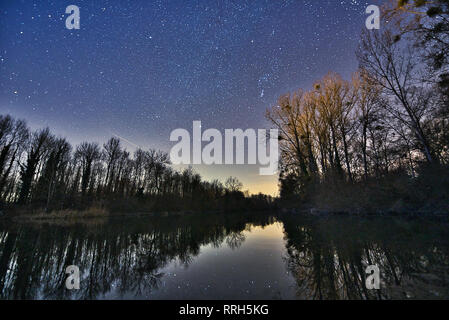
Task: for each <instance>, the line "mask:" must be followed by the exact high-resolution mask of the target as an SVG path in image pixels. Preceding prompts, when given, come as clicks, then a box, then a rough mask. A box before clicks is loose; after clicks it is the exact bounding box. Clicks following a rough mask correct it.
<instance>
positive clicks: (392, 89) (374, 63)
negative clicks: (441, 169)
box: [357, 26, 438, 163]
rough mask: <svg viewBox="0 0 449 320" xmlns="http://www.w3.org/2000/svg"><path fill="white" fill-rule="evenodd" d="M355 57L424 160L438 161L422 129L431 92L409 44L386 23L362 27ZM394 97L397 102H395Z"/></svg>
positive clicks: (429, 161)
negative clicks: (376, 28) (377, 27)
mask: <svg viewBox="0 0 449 320" xmlns="http://www.w3.org/2000/svg"><path fill="white" fill-rule="evenodd" d="M357 57H358V59H359V63H360V67H361V68H363V69H364V70H366V71H367V72H369V74H370V75H371V77H372V79H373V80H374V81H375V83H376V84H377V85H379V86H381V87H382V89H383V91H384V93H385V94H386V97H387V98H388V99H389V101H388V103H386V104H384V106H383V107H385V108H386V109H387V111H388V112H389V113H390V114H391V115H392V116H394V117H395V118H396V119H397V120H398V121H400V122H401V123H403V124H404V125H406V126H408V128H409V129H410V130H411V132H412V133H413V135H414V137H415V138H416V140H417V142H418V146H419V149H420V150H421V151H422V152H423V154H424V156H425V158H426V159H427V162H428V163H435V162H437V161H438V159H437V158H436V157H435V154H434V152H433V150H432V148H431V145H430V143H429V138H428V137H427V136H426V134H425V132H424V130H423V121H424V119H425V117H426V116H428V114H429V111H430V108H431V104H429V103H428V102H429V100H428V98H429V95H430V92H429V91H428V90H427V89H426V88H425V87H424V86H423V85H422V84H421V83H420V81H419V79H417V78H416V73H418V72H419V70H418V67H419V62H418V61H417V60H416V58H415V57H414V55H413V50H412V48H411V47H410V45H407V44H399V43H398V42H397V41H396V39H395V37H394V34H393V32H392V30H390V29H389V28H387V26H384V29H382V30H380V31H378V32H371V31H367V30H365V31H364V32H363V34H362V40H361V43H360V47H359V49H358V50H357ZM395 99H397V101H398V102H399V104H396V103H395Z"/></svg>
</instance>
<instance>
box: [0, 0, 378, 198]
mask: <svg viewBox="0 0 449 320" xmlns="http://www.w3.org/2000/svg"><path fill="white" fill-rule="evenodd" d="M380 2H381V1H380V0H368V1H360V0H359V1H357V0H339V1H337V0H303V1H301V0H284V1H282V0H247V1H245V0H223V1H217V0H204V1H196V0H189V1H186V0H164V1H162V0H157V1H148V0H146V1H144V0H132V1H125V0H110V1H104V0H91V1H80V0H70V1H45V0H41V1H31V0H6V1H5V0H2V1H1V4H0V113H1V114H5V113H9V114H11V115H13V116H14V117H18V118H24V119H26V120H27V122H28V124H29V125H30V127H32V128H41V127H44V126H49V127H50V128H51V129H52V131H53V132H54V133H55V134H57V135H60V136H64V137H66V138H67V139H68V140H69V141H70V142H71V143H72V144H74V145H76V144H78V143H80V142H82V141H86V140H87V141H97V142H99V143H103V142H105V141H106V140H107V139H108V138H109V137H111V136H117V137H120V138H121V139H122V143H123V146H125V147H126V148H127V149H128V150H129V151H133V150H135V149H136V147H137V146H140V147H142V148H157V149H162V150H165V151H167V152H169V150H170V148H171V146H173V145H174V143H173V142H170V141H169V136H170V132H171V131H172V130H174V129H176V128H185V129H187V130H189V131H190V132H191V131H192V121H194V120H201V121H202V125H203V128H204V129H206V128H217V129H219V130H220V131H222V132H224V131H223V130H224V129H225V128H226V129H228V128H242V129H247V128H254V129H258V128H270V127H271V126H270V124H269V123H268V122H267V121H266V119H265V118H264V114H265V110H266V109H267V108H269V107H271V106H274V105H275V104H276V101H277V99H278V97H279V96H280V95H281V94H284V93H286V92H289V91H294V90H296V89H298V88H310V87H311V86H312V84H313V82H314V81H316V80H318V79H320V78H321V77H323V76H324V75H325V74H326V73H327V72H329V71H336V72H338V73H340V74H342V75H343V76H344V77H349V76H350V74H351V73H352V72H353V71H355V70H356V68H357V61H356V58H355V54H354V50H355V48H356V47H357V43H358V39H359V34H360V31H361V30H362V28H364V26H365V20H366V18H367V16H368V15H367V14H365V9H366V7H367V6H368V5H370V4H380ZM72 4H73V5H77V6H78V7H79V8H80V17H81V18H80V30H68V29H66V27H65V19H66V18H67V16H68V14H65V8H66V7H67V6H68V5H72ZM258 168H259V166H197V167H196V168H195V169H196V171H198V172H199V173H200V174H202V176H203V177H204V178H205V179H212V178H215V177H217V178H219V179H222V180H224V179H225V178H226V177H227V176H230V175H234V176H237V177H238V178H239V179H240V180H241V181H242V182H243V183H244V186H245V189H249V191H250V192H252V193H257V192H265V193H268V194H275V193H276V192H277V177H275V176H272V177H263V176H259V173H258Z"/></svg>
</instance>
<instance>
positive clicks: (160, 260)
mask: <svg viewBox="0 0 449 320" xmlns="http://www.w3.org/2000/svg"><path fill="white" fill-rule="evenodd" d="M250 221H251V222H252V224H253V225H261V226H265V225H268V224H271V223H273V218H270V217H269V216H260V215H258V216H251V215H244V216H242V215H213V216H191V217H176V218H159V219H152V218H151V219H148V218H147V219H144V218H140V219H136V220H130V219H128V220H126V221H112V222H108V223H102V224H97V225H87V226H86V225H84V224H79V225H72V226H55V225H51V226H50V225H46V224H41V225H37V226H36V225H21V226H13V227H9V228H6V227H5V228H3V229H0V230H1V231H0V293H1V295H0V297H1V298H2V299H45V298H52V299H69V298H70V299H73V298H76V299H80V298H81V299H95V298H98V297H99V296H101V295H105V294H106V293H108V292H110V291H112V290H114V291H116V292H118V293H119V294H120V293H122V294H124V293H128V292H133V293H134V295H135V296H137V297H138V296H142V295H144V293H145V292H148V291H151V290H153V289H155V288H157V287H158V285H159V284H160V280H161V277H162V276H163V274H162V273H161V272H160V269H161V268H163V267H164V266H165V265H167V264H168V263H169V262H170V261H172V260H174V259H176V260H177V261H179V262H180V263H182V264H184V265H185V266H187V265H189V263H190V262H191V261H192V260H193V259H194V257H195V256H197V255H198V254H199V252H200V248H201V246H203V245H207V244H211V245H212V246H214V247H219V246H220V245H221V244H222V243H223V242H225V243H226V244H227V245H228V246H229V247H231V248H233V249H237V248H238V247H239V246H240V245H241V243H242V242H243V241H245V237H244V236H243V235H242V231H243V230H245V228H246V227H247V223H248V222H250ZM72 264H75V265H78V267H79V268H80V270H81V272H82V276H81V282H82V284H83V285H82V286H81V289H80V290H76V291H69V290H66V289H65V280H66V277H67V275H66V274H65V273H64V270H65V267H66V266H68V265H72Z"/></svg>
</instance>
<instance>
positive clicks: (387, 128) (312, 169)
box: [266, 1, 449, 209]
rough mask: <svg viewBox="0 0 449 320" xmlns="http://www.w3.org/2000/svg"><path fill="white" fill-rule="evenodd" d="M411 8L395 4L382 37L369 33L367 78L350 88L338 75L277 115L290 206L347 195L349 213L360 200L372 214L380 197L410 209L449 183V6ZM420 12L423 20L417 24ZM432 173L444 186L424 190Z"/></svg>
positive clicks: (286, 99)
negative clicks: (408, 204) (401, 202)
mask: <svg viewBox="0 0 449 320" xmlns="http://www.w3.org/2000/svg"><path fill="white" fill-rule="evenodd" d="M409 2H410V1H399V3H396V2H392V3H389V4H388V5H386V6H385V7H384V8H383V19H382V25H381V29H380V30H364V31H363V32H362V35H361V39H360V42H359V47H358V50H357V52H356V55H357V58H358V61H359V70H357V71H356V72H355V73H354V74H353V75H352V78H351V79H350V80H345V79H343V78H342V77H341V76H340V75H338V74H336V73H334V72H330V73H329V74H327V75H326V76H325V77H324V78H322V79H321V80H319V81H317V82H316V83H315V84H314V86H313V88H312V89H310V90H304V89H299V90H298V91H296V92H294V93H289V94H286V95H283V96H281V97H280V99H279V101H278V105H277V106H275V107H273V108H271V109H270V110H268V111H267V114H266V116H267V118H268V119H269V120H270V121H271V122H272V123H273V124H274V125H275V126H276V127H277V128H278V129H279V130H280V139H281V141H280V148H281V163H280V172H281V174H280V193H281V197H283V198H284V199H289V198H290V199H298V198H300V199H302V200H305V201H312V202H314V203H318V202H320V203H321V204H325V203H326V199H327V200H329V202H328V203H327V204H328V205H329V206H335V205H337V203H338V202H342V201H343V200H342V199H344V197H345V196H347V201H346V202H345V201H343V203H341V204H342V205H346V206H348V205H352V204H353V203H355V202H357V201H356V200H357V198H358V197H355V196H354V195H355V193H354V192H358V195H359V196H365V197H366V198H369V199H365V200H366V201H368V202H371V203H370V205H374V203H373V202H375V201H377V200H379V198H381V200H387V199H389V200H391V201H393V202H395V201H396V202H397V201H398V200H399V199H402V200H404V201H407V202H408V200H414V199H413V198H414V194H413V192H416V190H414V191H413V192H412V191H411V189H417V188H418V187H419V188H420V187H424V185H425V184H428V183H430V184H431V186H430V187H433V189H432V190H430V189H429V190H420V191H421V194H420V197H421V198H422V199H421V200H423V201H422V202H423V203H424V202H425V201H424V200H426V201H429V198H425V195H423V194H424V193H425V192H426V191H427V192H428V194H429V195H430V193H433V191H436V190H434V189H437V187H442V185H441V183H442V184H444V183H445V182H444V181H443V180H444V179H442V178H443V177H445V180H447V177H448V170H447V165H448V162H449V122H448V120H449V108H448V102H449V100H448V99H447V98H448V90H447V89H448V87H447V75H448V73H447V71H448V64H447V56H448V55H444V56H441V54H440V53H441V52H447V50H448V48H449V46H448V45H449V41H448V40H449V32H448V28H447V26H448V25H449V24H446V25H445V27H442V26H441V21H442V20H444V21H447V18H448V14H449V11H448V8H449V2H448V1H437V2H432V6H431V7H429V8H427V11H425V10H424V9H422V4H421V2H419V1H415V2H413V3H411V2H410V3H409ZM426 5H427V6H430V4H426ZM405 6H406V7H405ZM418 8H420V10H421V11H420V12H421V13H422V14H419V18H415V17H414V15H417V12H415V11H414V10H418ZM423 15H424V16H423ZM405 26H406V27H405ZM424 35H425V36H424ZM426 39H427V41H425V40H426ZM436 39H439V41H437V40H436ZM430 168H431V169H430ZM431 170H433V171H431ZM424 172H426V173H427V174H428V175H427V177H430V175H431V173H430V172H433V176H432V177H433V178H435V180H434V181H433V182H432V181H429V180H432V179H430V178H428V179H427V180H426V181H423V180H425V177H426V174H424ZM416 183H418V185H416ZM419 183H421V184H419ZM439 183H440V184H439ZM365 186H366V187H365ZM444 188H445V189H446V190H447V189H448V188H447V186H446V185H445V184H444ZM405 189H408V190H405ZM363 191H366V192H367V193H363ZM345 192H346V194H345ZM370 192H371V193H370ZM374 192H377V193H376V194H375V195H374V194H373V193H374ZM438 192H440V191H437V193H438ZM433 195H435V194H433ZM298 196H299V197H298ZM436 197H437V198H438V199H436V200H438V201H439V200H442V199H440V198H444V195H443V194H441V192H440V193H439V194H438V195H437V196H436ZM312 198H313V199H312ZM446 199H447V197H446ZM415 200H416V199H415ZM391 201H390V202H389V203H387V204H388V205H391V204H392V203H391ZM387 202H388V201H387ZM412 202H413V201H412ZM446 203H447V201H446ZM365 204H366V203H362V204H360V203H359V204H358V205H365ZM445 207H446V209H447V204H445Z"/></svg>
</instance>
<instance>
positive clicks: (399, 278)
mask: <svg viewBox="0 0 449 320" xmlns="http://www.w3.org/2000/svg"><path fill="white" fill-rule="evenodd" d="M281 220H282V221H283V223H284V229H285V235H286V240H287V244H286V245H287V253H288V254H287V265H288V268H289V270H290V271H291V272H292V274H293V275H294V277H295V279H296V283H297V290H298V297H299V298H305V299H407V298H421V299H441V298H445V299H447V298H449V290H448V289H449V278H448V275H449V259H448V257H449V238H448V237H447V234H448V231H449V227H448V225H447V224H445V223H443V224H439V223H438V222H430V221H427V222H426V221H424V220H418V221H417V220H409V221H406V220H403V219H393V218H376V219H359V218H349V217H344V218H342V217H334V218H328V219H310V218H300V217H293V216H286V217H283V218H282V219H281ZM374 264H375V265H377V266H378V267H379V268H380V278H381V290H367V289H366V286H365V279H366V274H365V269H366V267H367V266H368V265H374Z"/></svg>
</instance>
